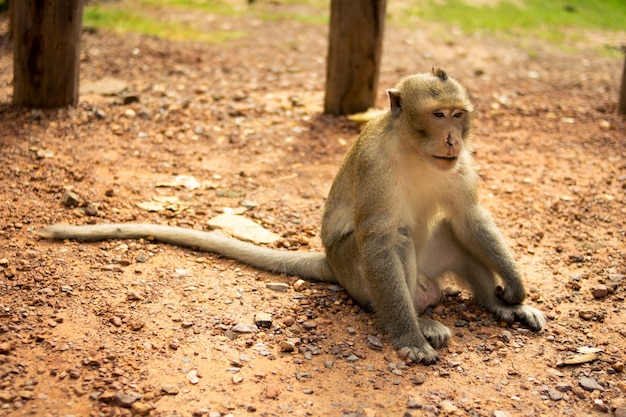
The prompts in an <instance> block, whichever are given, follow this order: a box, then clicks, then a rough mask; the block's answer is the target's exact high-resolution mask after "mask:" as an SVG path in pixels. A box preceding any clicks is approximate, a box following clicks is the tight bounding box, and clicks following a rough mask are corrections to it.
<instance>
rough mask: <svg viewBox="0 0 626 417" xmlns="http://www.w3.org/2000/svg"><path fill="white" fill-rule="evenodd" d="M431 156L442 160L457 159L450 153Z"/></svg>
mask: <svg viewBox="0 0 626 417" xmlns="http://www.w3.org/2000/svg"><path fill="white" fill-rule="evenodd" d="M433 158H435V159H441V160H443V161H456V160H457V157H456V156H452V155H449V156H439V155H433Z"/></svg>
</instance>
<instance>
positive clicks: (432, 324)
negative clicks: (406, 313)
mask: <svg viewBox="0 0 626 417" xmlns="http://www.w3.org/2000/svg"><path fill="white" fill-rule="evenodd" d="M419 325H420V329H422V333H423V334H424V336H425V337H426V340H428V343H430V345H431V346H432V347H434V348H435V349H439V348H440V347H442V346H444V345H445V344H446V343H448V340H449V339H450V337H451V336H452V332H451V331H450V329H448V328H447V327H446V326H444V325H443V324H441V323H439V322H438V321H436V320H432V319H426V318H422V317H420V319H419Z"/></svg>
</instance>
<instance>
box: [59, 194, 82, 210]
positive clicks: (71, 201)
mask: <svg viewBox="0 0 626 417" xmlns="http://www.w3.org/2000/svg"><path fill="white" fill-rule="evenodd" d="M79 202H80V197H78V194H76V193H73V192H71V191H66V192H65V194H63V205H64V206H65V207H76V206H77V205H78V203H79Z"/></svg>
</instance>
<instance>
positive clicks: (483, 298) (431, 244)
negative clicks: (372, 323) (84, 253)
mask: <svg viewBox="0 0 626 417" xmlns="http://www.w3.org/2000/svg"><path fill="white" fill-rule="evenodd" d="M387 94H388V97H389V109H388V110H387V111H386V112H385V113H383V114H382V115H380V116H378V117H377V118H375V119H373V120H371V121H369V122H368V123H367V125H366V126H365V127H364V128H363V130H362V132H361V133H360V135H359V136H358V138H357V140H356V142H355V143H354V144H353V146H352V147H351V148H350V150H349V151H348V153H347V155H346V156H345V158H344V161H343V163H342V165H341V167H340V168H339V171H338V173H337V175H336V177H335V179H334V181H333V183H332V185H331V188H330V192H329V195H328V198H327V200H326V203H325V206H324V209H323V213H322V224H321V233H320V234H321V241H322V245H323V247H324V251H323V252H298V251H295V252H294V251H283V250H278V249H272V248H267V247H260V246H257V245H254V244H252V243H248V242H243V241H239V240H237V239H235V238H231V237H228V236H225V235H223V234H220V233H218V232H215V231H211V232H206V231H199V230H192V229H186V228H180V227H172V226H164V225H153V224H137V223H136V224H98V225H84V226H67V225H62V224H58V225H53V226H48V227H45V228H43V229H40V230H39V231H38V232H37V233H38V235H39V236H41V237H44V238H54V239H79V240H103V239H135V238H147V237H152V238H154V239H155V240H156V241H160V242H164V243H169V244H173V245H178V246H185V247H191V248H194V249H197V250H202V251H210V252H215V253H217V254H220V255H222V256H224V257H227V258H231V259H235V260H238V261H241V262H243V263H246V264H248V265H250V266H252V267H255V268H259V269H263V270H268V271H272V272H277V273H285V274H289V275H294V276H301V277H303V278H308V279H313V280H318V281H322V282H329V283H336V284H339V285H341V286H342V287H343V288H344V289H345V290H346V291H347V292H348V294H349V295H350V296H351V297H352V298H353V299H354V300H355V301H356V302H357V303H358V304H360V305H361V306H363V307H365V308H367V309H371V310H372V311H373V312H374V315H375V317H376V320H377V323H378V325H379V326H380V327H381V328H382V329H383V331H384V332H385V333H386V334H387V335H388V336H389V338H390V340H391V342H392V344H393V345H394V347H395V348H397V349H398V352H399V354H400V355H401V357H403V358H407V359H409V360H410V361H411V362H414V363H422V364H425V365H430V364H433V363H436V362H437V361H438V360H439V355H438V353H437V349H438V348H441V347H442V346H444V345H445V344H446V343H447V342H448V340H449V339H450V337H451V334H452V333H451V331H450V329H449V328H447V327H446V326H445V325H443V324H442V323H440V322H438V321H436V320H434V319H431V318H426V317H422V316H421V314H422V313H423V312H424V311H425V310H426V309H427V308H428V307H429V306H432V305H435V304H436V303H437V301H439V299H440V297H441V291H440V286H439V281H440V279H441V277H442V276H443V275H444V274H445V273H450V272H451V273H452V274H453V275H454V276H455V277H456V278H457V279H458V280H459V281H460V282H461V283H463V284H465V285H466V286H467V287H468V289H469V290H470V291H471V293H472V296H473V300H474V302H475V303H476V304H478V305H479V306H481V307H483V308H484V309H486V310H487V311H489V312H491V313H493V314H494V315H495V317H496V318H497V319H498V320H502V321H505V322H509V323H511V322H513V321H516V320H517V321H521V322H522V323H523V324H525V325H527V326H528V327H530V328H531V329H533V330H536V331H539V330H540V329H542V328H543V326H544V325H545V319H544V316H543V314H542V313H541V311H539V310H538V309H536V308H534V307H531V306H528V305H526V304H523V301H524V299H525V297H526V292H525V289H524V284H523V282H522V278H521V275H520V272H519V270H518V268H517V266H516V263H515V260H514V258H513V255H512V253H511V252H510V250H509V248H508V246H507V244H506V243H505V240H504V238H503V236H502V234H501V232H500V231H499V229H498V228H497V226H496V225H495V223H494V221H493V219H492V217H491V215H490V214H489V213H488V212H487V210H486V209H485V208H483V207H482V206H481V205H480V204H479V201H478V184H477V183H478V175H477V174H476V172H475V170H474V168H473V161H472V159H473V156H472V154H471V152H470V150H469V147H468V144H469V141H470V140H471V119H472V115H473V111H474V107H473V104H472V101H471V99H470V96H469V93H468V91H467V90H466V89H465V88H464V87H463V86H462V85H461V84H460V83H459V82H458V81H457V80H455V79H454V78H452V77H449V76H448V74H447V73H446V72H445V71H444V70H442V69H439V68H433V69H432V70H431V72H429V73H423V74H414V75H410V76H407V77H405V78H403V79H402V80H401V81H400V82H399V83H398V84H397V85H396V86H395V87H394V88H390V89H389V90H387ZM500 284H502V285H500Z"/></svg>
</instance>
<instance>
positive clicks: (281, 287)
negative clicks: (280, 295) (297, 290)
mask: <svg viewBox="0 0 626 417" xmlns="http://www.w3.org/2000/svg"><path fill="white" fill-rule="evenodd" d="M265 287H266V288H267V289H270V290H273V291H280V292H286V291H287V290H288V289H289V285H287V284H285V283H282V282H268V283H267V284H266V285H265Z"/></svg>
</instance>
